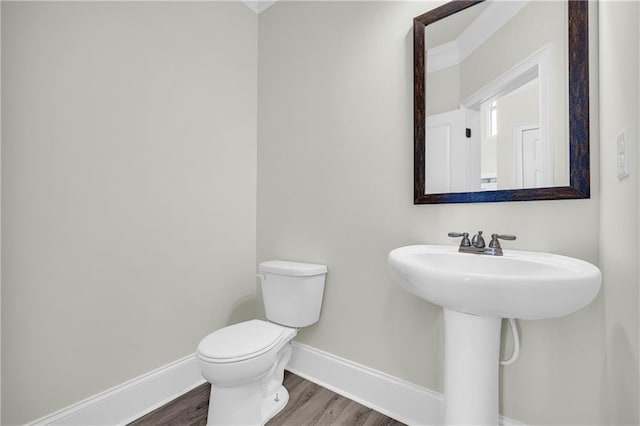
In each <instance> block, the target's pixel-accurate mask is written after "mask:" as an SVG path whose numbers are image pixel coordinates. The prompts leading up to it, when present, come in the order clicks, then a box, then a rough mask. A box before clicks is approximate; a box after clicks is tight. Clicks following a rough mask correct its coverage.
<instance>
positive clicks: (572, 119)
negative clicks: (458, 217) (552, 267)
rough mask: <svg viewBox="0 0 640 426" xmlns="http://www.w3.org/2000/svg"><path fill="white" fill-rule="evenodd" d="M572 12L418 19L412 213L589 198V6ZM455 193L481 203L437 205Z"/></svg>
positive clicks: (525, 4)
mask: <svg viewBox="0 0 640 426" xmlns="http://www.w3.org/2000/svg"><path fill="white" fill-rule="evenodd" d="M569 3H580V4H579V5H576V4H573V5H571V4H569V5H568V2H566V1H553V2H547V1H544V2H538V1H527V0H523V1H494V0H487V1H483V2H477V1H453V2H450V3H448V4H445V5H444V6H442V7H440V8H438V9H435V10H433V11H431V12H429V13H427V14H425V15H422V16H420V17H417V18H416V20H415V21H414V36H415V40H414V43H415V46H414V48H415V49H418V48H420V49H421V50H420V51H415V52H414V61H415V64H414V65H415V70H414V71H415V78H416V82H415V83H416V114H415V119H416V185H415V189H416V203H430V202H469V201H507V200H510V199H521V200H525V199H552V198H584V197H585V196H586V197H588V179H587V182H586V187H585V186H584V185H583V184H584V178H585V177H586V178H588V156H587V158H586V164H585V158H584V155H585V153H587V154H588V69H587V65H588V56H587V52H588V50H587V49H588V46H587V45H586V43H587V39H586V34H587V21H586V10H587V4H586V2H569ZM571 14H573V18H574V19H573V21H572V20H571V19H570V18H571V16H570V15H571ZM576 14H577V15H576ZM576 16H578V18H580V19H577V20H576V19H575V18H576ZM572 22H573V24H572ZM572 37H573V39H572ZM419 45H420V46H419ZM576 47H578V49H576ZM572 49H573V50H574V52H571V50H572ZM572 61H573V62H574V64H573V65H574V66H573V74H571V71H570V69H571V63H572ZM576 64H577V65H578V66H579V67H581V68H580V72H581V73H582V74H580V73H576V70H575V69H576V67H575V65H576ZM585 64H586V65H585ZM568 65H569V66H568ZM420 79H422V81H419V80H420ZM420 83H422V84H420ZM420 103H421V104H420ZM578 104H579V106H580V111H577V112H576V111H573V112H572V113H570V108H569V106H570V105H578ZM570 123H573V124H574V127H575V128H576V130H578V131H576V130H574V131H573V132H570ZM576 125H577V126H576ZM580 132H582V133H584V134H580ZM572 143H573V146H572ZM578 154H579V155H581V157H580V158H578V157H577V155H578ZM577 161H581V162H582V163H583V164H582V165H583V166H586V170H583V171H580V170H578V169H576V170H573V169H572V166H575V167H578V163H577ZM572 174H574V175H575V176H574V177H573V178H572ZM576 178H581V179H582V180H581V181H579V182H578V181H577V180H576ZM572 179H573V180H572ZM580 185H582V186H580ZM540 188H544V189H540ZM532 190H536V192H535V193H534V192H532ZM418 191H419V193H418ZM458 193H460V194H462V195H464V194H468V193H479V194H478V195H468V196H455V197H442V195H443V194H444V195H452V194H458ZM482 193H486V194H487V195H481V194H482ZM431 194H434V195H433V196H430V195H431Z"/></svg>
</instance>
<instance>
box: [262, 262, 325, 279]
mask: <svg viewBox="0 0 640 426" xmlns="http://www.w3.org/2000/svg"><path fill="white" fill-rule="evenodd" d="M258 270H259V271H260V272H262V273H264V272H268V273H271V274H278V275H289V276H294V277H305V276H310V275H320V274H326V273H327V266H326V265H318V264H315V263H301V262H290V261H288V260H269V261H266V262H262V263H261V264H260V265H259V266H258Z"/></svg>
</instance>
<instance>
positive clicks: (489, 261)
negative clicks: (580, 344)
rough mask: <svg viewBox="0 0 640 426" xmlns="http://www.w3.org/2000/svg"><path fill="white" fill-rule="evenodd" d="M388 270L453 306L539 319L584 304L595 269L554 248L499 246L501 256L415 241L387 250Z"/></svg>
mask: <svg viewBox="0 0 640 426" xmlns="http://www.w3.org/2000/svg"><path fill="white" fill-rule="evenodd" d="M389 268H390V270H391V275H392V276H393V278H394V279H395V280H396V282H398V283H399V284H400V285H401V286H402V287H403V288H405V289H406V290H407V291H409V292H410V293H412V294H414V295H416V296H418V297H420V298H422V299H425V300H428V301H429V302H432V303H435V304H437V305H440V306H442V307H444V308H449V309H451V310H454V311H458V312H463V313H469V314H475V315H482V316H497V317H502V318H520V319H544V318H554V317H560V316H563V315H567V314H570V313H572V312H575V311H577V310H578V309H580V308H582V307H584V306H586V305H588V304H589V303H590V302H591V301H592V300H593V299H594V298H595V297H596V295H597V294H598V291H599V289H600V281H601V275H600V270H599V269H598V268H597V267H595V266H594V265H592V264H590V263H588V262H584V261H582V260H578V259H573V258H570V257H566V256H559V255H555V254H547V253H536V252H527V251H518V250H504V256H486V255H478V254H468V253H459V252H458V247H455V246H439V245H416V246H406V247H400V248H397V249H395V250H393V251H391V252H390V253H389Z"/></svg>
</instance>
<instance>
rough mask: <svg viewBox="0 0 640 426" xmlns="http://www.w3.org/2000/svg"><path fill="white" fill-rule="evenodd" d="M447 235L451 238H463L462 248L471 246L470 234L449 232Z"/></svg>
mask: <svg viewBox="0 0 640 426" xmlns="http://www.w3.org/2000/svg"><path fill="white" fill-rule="evenodd" d="M447 235H448V236H450V237H451V238H458V237H462V241H460V247H469V246H471V241H469V233H468V232H449V233H448V234H447Z"/></svg>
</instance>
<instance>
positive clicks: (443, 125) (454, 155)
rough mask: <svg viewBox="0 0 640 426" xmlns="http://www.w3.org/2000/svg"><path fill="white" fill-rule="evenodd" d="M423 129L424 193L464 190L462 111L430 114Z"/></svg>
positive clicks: (463, 119)
mask: <svg viewBox="0 0 640 426" xmlns="http://www.w3.org/2000/svg"><path fill="white" fill-rule="evenodd" d="M426 127H427V131H426V135H425V136H426V158H425V193H427V194H441V193H447V192H456V191H461V190H464V188H463V186H464V175H463V176H462V177H463V178H462V180H461V179H460V174H461V173H462V174H464V173H465V170H464V167H463V166H462V165H464V162H465V157H466V152H465V151H466V150H465V113H464V110H463V109H458V110H453V111H448V112H444V113H442V114H435V115H431V116H429V117H427V126H426ZM461 184H462V185H461ZM461 186H462V188H461Z"/></svg>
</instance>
